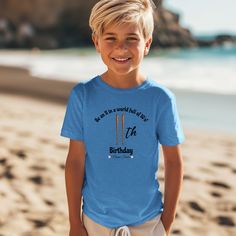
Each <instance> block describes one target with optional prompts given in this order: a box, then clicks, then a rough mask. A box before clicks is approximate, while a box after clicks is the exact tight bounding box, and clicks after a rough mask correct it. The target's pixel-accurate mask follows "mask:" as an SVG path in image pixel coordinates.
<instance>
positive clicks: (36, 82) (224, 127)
mask: <svg viewBox="0 0 236 236" xmlns="http://www.w3.org/2000/svg"><path fill="white" fill-rule="evenodd" d="M16 77H17V78H16ZM77 83H79V81H77V82H71V81H62V80H52V79H45V78H40V77H35V76H32V75H30V73H29V71H28V70H27V69H24V68H19V67H11V66H1V65H0V92H1V93H6V94H8V93H11V94H16V95H17V94H18V95H23V96H28V97H33V98H38V99H43V100H46V101H53V102H55V103H61V104H66V103H67V99H68V96H69V93H70V91H71V88H72V87H73V86H74V85H76V84H77ZM168 88H169V89H170V90H171V91H173V92H174V94H175V95H176V101H177V106H178V111H179V113H180V117H181V121H182V120H183V121H182V123H184V124H185V126H187V127H188V128H189V129H192V128H193V129H194V128H195V129H202V130H203V131H204V130H205V131H206V132H211V131H212V132H217V133H229V134H236V126H235V120H236V111H235V104H236V95H232V94H228V95H226V94H216V93H207V92H199V91H190V90H187V89H176V88H171V87H168ZM214 130H215V131H214Z"/></svg>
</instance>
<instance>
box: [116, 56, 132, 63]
mask: <svg viewBox="0 0 236 236" xmlns="http://www.w3.org/2000/svg"><path fill="white" fill-rule="evenodd" d="M130 59H131V57H112V60H114V61H116V62H118V63H126V62H128V61H129V60H130Z"/></svg>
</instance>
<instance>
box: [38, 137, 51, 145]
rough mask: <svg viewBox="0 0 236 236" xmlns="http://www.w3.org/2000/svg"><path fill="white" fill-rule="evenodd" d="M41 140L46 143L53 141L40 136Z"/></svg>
mask: <svg viewBox="0 0 236 236" xmlns="http://www.w3.org/2000/svg"><path fill="white" fill-rule="evenodd" d="M39 141H40V142H41V143H44V144H48V143H50V142H51V141H50V140H49V139H47V138H39Z"/></svg>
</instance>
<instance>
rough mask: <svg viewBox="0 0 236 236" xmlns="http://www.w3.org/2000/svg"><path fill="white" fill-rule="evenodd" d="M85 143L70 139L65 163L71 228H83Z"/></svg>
mask: <svg viewBox="0 0 236 236" xmlns="http://www.w3.org/2000/svg"><path fill="white" fill-rule="evenodd" d="M85 152H86V151H85V145H84V143H83V142H82V141H75V140H70V145H69V152H68V155H67V160H66V165H65V181H66V193H67V201H68V208H69V221H70V226H71V228H74V229H75V228H77V229H81V228H82V222H81V218H80V214H81V198H82V193H81V190H82V186H83V181H84V164H85Z"/></svg>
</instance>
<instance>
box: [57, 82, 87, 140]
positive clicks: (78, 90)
mask: <svg viewBox="0 0 236 236" xmlns="http://www.w3.org/2000/svg"><path fill="white" fill-rule="evenodd" d="M82 89H83V87H82V84H78V85H76V86H75V87H73V88H72V90H71V92H70V95H69V99H68V102H67V107H66V112H65V117H64V121H63V124H62V128H61V134H60V135H61V136H63V137H67V138H70V139H73V140H84V132H83V90H82Z"/></svg>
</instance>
